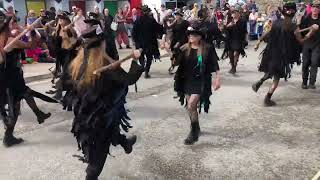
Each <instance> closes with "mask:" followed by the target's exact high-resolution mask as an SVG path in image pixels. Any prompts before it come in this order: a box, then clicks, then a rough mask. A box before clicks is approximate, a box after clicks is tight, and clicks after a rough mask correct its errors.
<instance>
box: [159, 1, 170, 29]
mask: <svg viewBox="0 0 320 180" xmlns="http://www.w3.org/2000/svg"><path fill="white" fill-rule="evenodd" d="M167 13H168V12H167V9H166V6H165V5H164V4H161V8H160V12H159V14H160V22H159V24H161V25H163V19H164V17H166V15H167Z"/></svg>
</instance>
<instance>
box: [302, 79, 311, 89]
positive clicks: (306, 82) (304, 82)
mask: <svg viewBox="0 0 320 180" xmlns="http://www.w3.org/2000/svg"><path fill="white" fill-rule="evenodd" d="M301 88H302V89H308V88H309V87H308V79H303V81H302V84H301Z"/></svg>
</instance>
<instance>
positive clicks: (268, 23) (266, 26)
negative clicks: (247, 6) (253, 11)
mask: <svg viewBox="0 0 320 180" xmlns="http://www.w3.org/2000/svg"><path fill="white" fill-rule="evenodd" d="M271 27H272V19H271V18H269V19H268V20H267V21H266V22H265V23H264V26H263V33H267V32H269V31H270V30H271Z"/></svg>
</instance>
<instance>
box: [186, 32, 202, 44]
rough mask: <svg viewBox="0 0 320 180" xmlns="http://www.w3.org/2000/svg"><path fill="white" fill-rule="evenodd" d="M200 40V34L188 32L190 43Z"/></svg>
mask: <svg viewBox="0 0 320 180" xmlns="http://www.w3.org/2000/svg"><path fill="white" fill-rule="evenodd" d="M200 40H201V36H200V35H198V34H190V35H189V42H190V43H199V42H200Z"/></svg>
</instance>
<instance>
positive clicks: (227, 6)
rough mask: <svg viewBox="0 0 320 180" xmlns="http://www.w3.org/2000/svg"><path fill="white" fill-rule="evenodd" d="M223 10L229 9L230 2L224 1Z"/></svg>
mask: <svg viewBox="0 0 320 180" xmlns="http://www.w3.org/2000/svg"><path fill="white" fill-rule="evenodd" d="M223 10H224V11H229V10H230V4H229V3H227V2H226V3H225V4H224V6H223Z"/></svg>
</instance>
